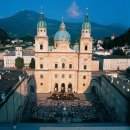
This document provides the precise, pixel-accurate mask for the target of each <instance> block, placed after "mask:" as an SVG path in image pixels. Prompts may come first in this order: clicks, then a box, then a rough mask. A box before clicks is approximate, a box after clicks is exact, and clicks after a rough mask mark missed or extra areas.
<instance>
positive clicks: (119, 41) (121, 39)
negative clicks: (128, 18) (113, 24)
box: [103, 28, 130, 49]
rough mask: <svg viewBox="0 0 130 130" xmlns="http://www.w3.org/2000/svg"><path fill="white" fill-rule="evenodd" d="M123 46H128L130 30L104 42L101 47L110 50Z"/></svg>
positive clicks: (129, 44)
mask: <svg viewBox="0 0 130 130" xmlns="http://www.w3.org/2000/svg"><path fill="white" fill-rule="evenodd" d="M125 45H128V46H130V28H129V29H128V31H126V32H125V33H123V34H122V35H120V36H118V37H116V38H115V39H114V40H110V41H108V42H104V44H103V47H104V48H106V49H111V48H114V47H117V46H118V47H120V46H125Z"/></svg>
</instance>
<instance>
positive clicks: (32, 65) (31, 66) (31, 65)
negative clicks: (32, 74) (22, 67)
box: [29, 58, 35, 69]
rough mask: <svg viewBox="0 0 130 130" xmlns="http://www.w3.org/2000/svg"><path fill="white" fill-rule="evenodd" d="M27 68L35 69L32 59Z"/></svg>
mask: <svg viewBox="0 0 130 130" xmlns="http://www.w3.org/2000/svg"><path fill="white" fill-rule="evenodd" d="M29 67H30V68H32V69H34V68H35V59H34V58H32V59H31V62H30V65H29Z"/></svg>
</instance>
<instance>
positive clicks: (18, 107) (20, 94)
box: [0, 78, 27, 123]
mask: <svg viewBox="0 0 130 130" xmlns="http://www.w3.org/2000/svg"><path fill="white" fill-rule="evenodd" d="M20 82H21V81H20ZM17 85H18V86H17ZM17 85H16V86H15V87H16V88H17V89H16V90H15V91H14V92H13V93H12V94H11V95H10V96H9V97H8V99H6V101H5V103H3V105H1V104H0V123H14V122H19V121H20V118H21V116H22V112H23V109H24V106H25V104H26V100H27V99H26V98H27V79H26V78H25V79H22V82H21V83H18V84H17Z"/></svg>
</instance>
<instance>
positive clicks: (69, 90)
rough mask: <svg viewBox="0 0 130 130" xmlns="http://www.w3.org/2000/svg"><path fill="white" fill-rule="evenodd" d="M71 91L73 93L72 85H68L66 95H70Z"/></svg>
mask: <svg viewBox="0 0 130 130" xmlns="http://www.w3.org/2000/svg"><path fill="white" fill-rule="evenodd" d="M72 91H73V89H72V84H71V83H69V85H68V93H71V92H72Z"/></svg>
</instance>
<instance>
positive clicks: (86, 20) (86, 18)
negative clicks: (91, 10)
mask: <svg viewBox="0 0 130 130" xmlns="http://www.w3.org/2000/svg"><path fill="white" fill-rule="evenodd" d="M84 21H85V22H88V8H86V14H85V20H84Z"/></svg>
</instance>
